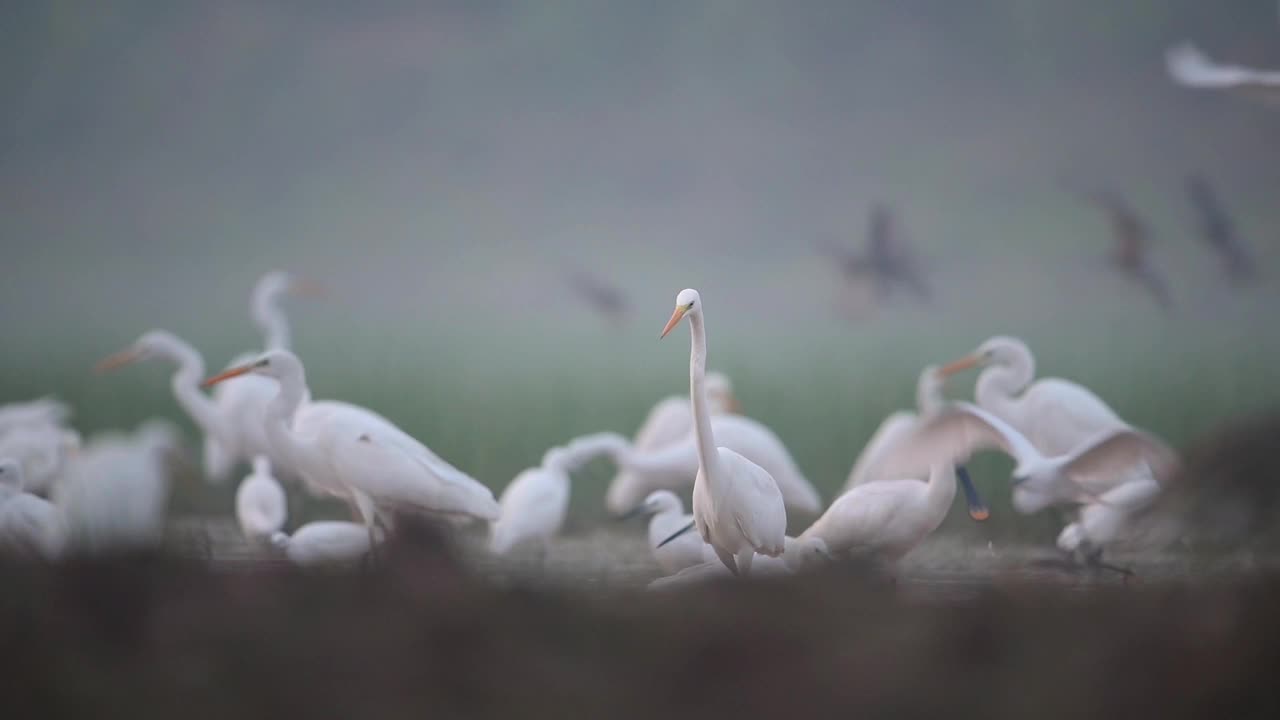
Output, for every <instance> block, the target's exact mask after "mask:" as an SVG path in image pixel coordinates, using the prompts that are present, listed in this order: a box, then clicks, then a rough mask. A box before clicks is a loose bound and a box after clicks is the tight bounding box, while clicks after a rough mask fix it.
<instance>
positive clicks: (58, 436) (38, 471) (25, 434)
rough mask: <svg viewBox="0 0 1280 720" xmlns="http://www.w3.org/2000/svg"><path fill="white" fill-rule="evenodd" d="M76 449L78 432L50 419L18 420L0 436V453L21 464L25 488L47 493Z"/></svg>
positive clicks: (78, 445)
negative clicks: (38, 421)
mask: <svg viewBox="0 0 1280 720" xmlns="http://www.w3.org/2000/svg"><path fill="white" fill-rule="evenodd" d="M79 449H80V434H79V433H77V432H76V431H75V430H71V429H69V428H65V427H62V426H60V425H55V424H50V423H45V422H41V423H37V424H21V425H17V426H15V427H13V428H12V429H11V430H9V431H8V432H6V433H4V435H3V436H0V457H7V458H10V459H12V460H14V461H16V462H17V463H18V464H20V465H21V466H22V473H23V478H24V483H25V484H24V487H25V488H26V490H27V492H30V493H35V494H37V495H48V494H49V492H50V490H51V489H52V487H53V483H54V481H55V480H56V479H57V477H58V476H59V475H60V474H61V473H62V472H63V470H64V469H65V468H66V465H67V462H68V461H69V460H70V459H71V458H72V457H73V456H74V455H75V454H76V453H77V452H78V451H79Z"/></svg>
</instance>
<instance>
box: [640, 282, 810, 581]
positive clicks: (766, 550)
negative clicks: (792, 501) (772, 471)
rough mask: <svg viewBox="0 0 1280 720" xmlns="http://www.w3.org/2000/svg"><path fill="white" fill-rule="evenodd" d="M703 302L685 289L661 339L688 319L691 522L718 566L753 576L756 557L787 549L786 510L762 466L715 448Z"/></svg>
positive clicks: (677, 299) (774, 484)
mask: <svg viewBox="0 0 1280 720" xmlns="http://www.w3.org/2000/svg"><path fill="white" fill-rule="evenodd" d="M702 313H703V308H702V298H701V297H699V295H698V291H697V290H693V289H685V290H681V291H680V293H679V294H678V295H677V296H676V308H675V311H674V312H672V313H671V319H670V320H668V321H667V324H666V327H664V328H663V329H662V334H661V335H660V336H659V337H666V336H667V334H668V333H670V332H671V330H672V328H674V327H675V326H676V325H677V324H678V323H679V322H680V320H681V319H683V318H685V317H687V318H689V331H690V336H691V345H690V353H689V395H690V403H691V404H692V406H693V421H694V427H693V434H694V438H695V440H696V443H697V451H698V474H697V476H696V477H695V478H694V481H693V520H694V523H695V524H696V526H697V528H698V534H699V535H701V536H702V539H703V540H705V541H706V542H707V543H708V544H709V545H711V547H712V548H714V549H715V551H716V555H717V556H719V558H720V561H721V562H723V563H724V564H725V566H726V567H728V568H729V569H730V570H731V571H733V573H734V574H735V575H736V574H739V573H741V574H744V575H746V574H750V572H751V562H752V559H753V558H754V557H755V554H756V553H760V554H761V555H767V556H769V557H777V556H779V555H781V554H782V553H783V551H784V550H785V546H784V538H785V536H786V529H787V511H786V508H785V506H784V505H783V500H782V493H781V492H780V491H779V490H778V484H777V483H776V482H775V481H774V479H773V477H772V476H770V475H769V473H768V472H767V471H766V470H765V469H764V468H762V467H760V466H759V465H757V464H755V463H753V462H751V461H750V460H748V459H747V458H745V457H743V456H742V455H740V454H738V453H736V452H734V451H733V450H730V449H729V448H725V447H717V446H716V440H715V436H714V435H713V434H712V430H711V413H710V409H709V408H708V407H707V390H706V385H705V382H706V372H707V335H706V330H705V328H704V327H703V322H704V321H703V314H702Z"/></svg>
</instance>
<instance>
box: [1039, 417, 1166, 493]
mask: <svg viewBox="0 0 1280 720" xmlns="http://www.w3.org/2000/svg"><path fill="white" fill-rule="evenodd" d="M1144 466H1145V468H1149V469H1150V472H1151V475H1152V476H1153V477H1154V478H1155V479H1156V480H1158V481H1164V480H1166V479H1168V478H1169V477H1170V476H1172V475H1173V473H1174V471H1175V470H1176V469H1177V466H1178V455H1177V453H1176V452H1175V451H1174V450H1173V448H1171V447H1169V446H1168V445H1166V444H1165V443H1164V441H1162V440H1160V439H1159V438H1157V437H1155V436H1154V435H1152V434H1150V433H1147V432H1144V431H1142V430H1138V429H1136V428H1124V429H1121V430H1113V431H1107V432H1103V433H1100V434H1099V435H1097V436H1096V437H1095V438H1094V439H1093V440H1091V441H1090V442H1088V443H1086V444H1085V445H1084V446H1082V447H1080V448H1079V449H1077V450H1076V451H1075V452H1073V453H1071V457H1070V459H1069V460H1068V461H1067V463H1066V464H1065V465H1063V467H1062V473H1063V474H1064V475H1066V476H1067V477H1068V478H1069V479H1070V480H1071V481H1072V482H1074V483H1075V484H1077V485H1079V486H1081V487H1082V488H1085V489H1086V490H1088V491H1089V492H1092V493H1101V492H1105V491H1106V490H1108V489H1110V488H1113V487H1116V486H1118V485H1120V484H1123V483H1124V482H1125V481H1126V480H1129V479H1132V476H1133V473H1134V472H1135V470H1140V469H1143V468H1144Z"/></svg>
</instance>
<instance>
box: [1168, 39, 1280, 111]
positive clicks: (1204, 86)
mask: <svg viewBox="0 0 1280 720" xmlns="http://www.w3.org/2000/svg"><path fill="white" fill-rule="evenodd" d="M1165 67H1166V69H1167V70H1168V71H1169V76H1170V77H1172V78H1173V80H1174V82H1176V83H1178V84H1179V85H1182V86H1184V87H1189V88H1195V89H1199V90H1225V91H1227V92H1234V93H1238V94H1240V95H1243V96H1246V97H1251V98H1253V99H1255V100H1261V101H1263V102H1265V103H1267V104H1269V105H1272V106H1273V107H1280V70H1255V69H1253V68H1247V67H1241V66H1239V65H1225V64H1221V63H1215V62H1214V61H1212V60H1210V59H1209V56H1207V55H1205V54H1204V53H1203V52H1201V51H1200V49H1199V48H1197V47H1195V46H1194V45H1192V44H1190V43H1183V44H1181V45H1177V46H1175V47H1172V48H1170V49H1169V50H1168V51H1167V52H1166V53H1165Z"/></svg>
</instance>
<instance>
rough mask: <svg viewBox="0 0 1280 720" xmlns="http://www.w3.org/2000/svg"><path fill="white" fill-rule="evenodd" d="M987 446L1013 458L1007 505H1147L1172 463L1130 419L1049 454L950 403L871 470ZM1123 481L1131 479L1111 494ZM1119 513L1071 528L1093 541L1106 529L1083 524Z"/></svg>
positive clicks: (899, 469)
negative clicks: (1091, 530)
mask: <svg viewBox="0 0 1280 720" xmlns="http://www.w3.org/2000/svg"><path fill="white" fill-rule="evenodd" d="M986 449H996V450H1001V451H1003V452H1005V453H1007V454H1008V455H1010V456H1011V457H1012V458H1013V459H1014V462H1015V464H1016V466H1015V468H1014V471H1013V478H1012V480H1011V482H1012V484H1013V507H1014V509H1016V510H1017V511H1018V512H1021V513H1033V512H1038V511H1040V510H1042V509H1044V508H1046V507H1048V506H1050V505H1056V504H1086V505H1094V504H1096V505H1099V506H1101V507H1104V508H1108V509H1109V510H1111V511H1120V510H1122V511H1124V513H1126V514H1127V513H1130V512H1133V511H1135V510H1137V509H1141V507H1145V503H1147V502H1148V501H1149V500H1150V499H1152V498H1154V492H1153V489H1154V491H1155V492H1158V487H1153V485H1152V484H1150V483H1157V484H1158V483H1163V482H1165V481H1166V480H1167V479H1168V478H1169V477H1172V475H1173V473H1174V472H1175V471H1176V469H1177V465H1178V458H1177V454H1176V453H1175V452H1174V451H1173V450H1172V449H1170V448H1169V447H1168V446H1167V445H1165V444H1164V443H1163V442H1162V441H1160V440H1159V439H1158V438H1156V437H1154V436H1152V435H1150V434H1149V433H1146V432H1143V431H1141V430H1137V429H1135V428H1132V427H1129V426H1121V427H1116V428H1112V429H1103V430H1101V431H1099V432H1096V433H1095V434H1094V435H1093V436H1092V437H1090V438H1088V439H1086V440H1085V441H1083V442H1080V443H1078V444H1077V445H1076V446H1075V447H1074V448H1072V449H1071V450H1070V451H1069V452H1066V453H1061V454H1057V455H1052V456H1048V455H1046V454H1044V453H1042V452H1041V451H1040V450H1038V449H1037V448H1036V446H1035V445H1033V444H1032V442H1031V441H1030V440H1029V439H1028V438H1026V437H1025V436H1023V435H1022V433H1020V432H1019V431H1018V430H1017V429H1015V428H1014V427H1013V426H1012V425H1011V424H1009V423H1006V422H1005V421H1004V420H1002V419H1000V418H999V417H997V416H996V415H995V414H994V413H990V412H987V411H986V410H984V409H983V408H980V407H977V406H974V405H970V404H968V403H956V404H954V405H951V406H949V407H947V408H945V409H943V410H941V411H939V412H938V413H936V414H934V415H933V416H931V417H929V418H927V419H925V420H923V421H922V422H920V423H919V424H917V425H916V427H915V428H913V429H912V432H911V435H910V436H909V437H907V438H904V439H903V440H901V441H900V442H898V443H895V444H894V446H893V447H892V448H890V449H889V450H887V451H886V452H885V454H884V455H883V456H882V457H881V458H880V459H879V460H878V461H877V468H876V471H877V472H883V473H886V474H906V475H910V474H911V473H912V472H919V471H920V469H921V468H923V467H931V466H936V465H938V464H940V463H957V462H963V461H965V460H967V459H968V458H969V457H970V456H971V455H972V454H973V453H975V452H978V451H980V450H986ZM1132 483H1141V484H1140V485H1131V484H1132ZM1126 486H1130V487H1128V488H1127V489H1125V490H1124V491H1123V492H1117V493H1116V494H1114V495H1112V494H1110V493H1111V492H1112V491H1118V490H1120V489H1121V488H1125V487H1126ZM1135 490H1140V491H1139V492H1134V491H1135ZM1086 509H1087V508H1086ZM1117 518H1119V519H1117ZM1122 519H1123V518H1121V517H1120V516H1118V515H1115V514H1112V515H1109V516H1108V517H1107V518H1097V519H1095V520H1093V521H1091V523H1082V524H1081V527H1080V529H1079V530H1077V531H1073V532H1080V533H1083V534H1082V535H1081V539H1083V540H1088V541H1089V542H1090V543H1091V544H1092V545H1103V544H1105V543H1106V542H1107V541H1108V540H1109V539H1110V537H1092V536H1090V535H1088V528H1089V527H1090V526H1091V525H1096V526H1097V527H1100V528H1105V527H1106V526H1108V524H1109V523H1116V522H1120V520H1122ZM1104 520H1105V522H1104ZM1076 544H1077V545H1078V544H1079V542H1078V541H1077V542H1076Z"/></svg>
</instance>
